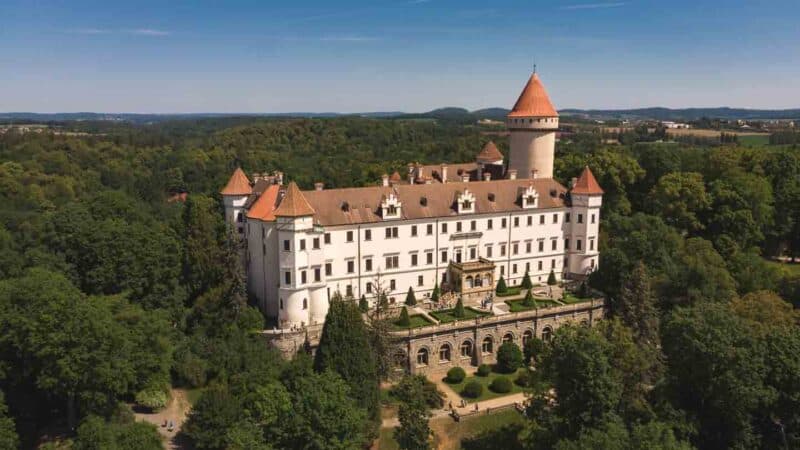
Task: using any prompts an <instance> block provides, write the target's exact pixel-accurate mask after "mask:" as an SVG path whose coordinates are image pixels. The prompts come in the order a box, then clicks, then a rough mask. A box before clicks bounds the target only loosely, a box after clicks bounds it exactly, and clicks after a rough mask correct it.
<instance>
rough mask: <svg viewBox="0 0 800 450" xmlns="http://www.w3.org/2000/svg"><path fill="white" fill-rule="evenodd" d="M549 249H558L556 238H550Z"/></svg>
mask: <svg viewBox="0 0 800 450" xmlns="http://www.w3.org/2000/svg"><path fill="white" fill-rule="evenodd" d="M550 244H551V247H552V248H551V250H558V239H550Z"/></svg>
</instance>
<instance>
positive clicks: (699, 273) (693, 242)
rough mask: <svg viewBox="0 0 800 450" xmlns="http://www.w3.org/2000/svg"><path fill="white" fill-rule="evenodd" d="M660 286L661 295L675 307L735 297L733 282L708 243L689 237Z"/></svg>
mask: <svg viewBox="0 0 800 450" xmlns="http://www.w3.org/2000/svg"><path fill="white" fill-rule="evenodd" d="M676 263H677V264H676V266H674V267H673V268H672V269H671V270H670V272H671V273H669V274H668V276H669V280H668V281H667V282H665V284H664V285H663V291H664V292H663V293H664V295H665V296H667V297H668V298H669V299H670V301H671V302H673V303H674V304H678V305H686V304H693V303H696V302H701V301H707V300H722V301H727V300H731V299H732V298H733V297H734V296H735V295H736V290H735V282H734V281H733V278H732V277H731V275H730V273H729V272H728V270H727V267H726V264H725V260H724V259H722V257H721V256H720V254H719V253H717V251H716V250H715V249H714V246H713V245H712V244H711V242H709V241H707V240H705V239H703V238H690V239H687V240H686V241H685V243H684V244H683V246H682V248H681V249H680V250H679V252H678V259H677V261H676Z"/></svg>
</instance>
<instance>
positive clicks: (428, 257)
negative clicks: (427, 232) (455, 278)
mask: <svg viewBox="0 0 800 450" xmlns="http://www.w3.org/2000/svg"><path fill="white" fill-rule="evenodd" d="M425 263H426V264H433V252H425Z"/></svg>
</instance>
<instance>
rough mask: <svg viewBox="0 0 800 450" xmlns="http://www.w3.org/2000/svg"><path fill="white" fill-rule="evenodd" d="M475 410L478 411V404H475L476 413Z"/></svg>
mask: <svg viewBox="0 0 800 450" xmlns="http://www.w3.org/2000/svg"><path fill="white" fill-rule="evenodd" d="M477 410H478V404H477V403H475V411H477Z"/></svg>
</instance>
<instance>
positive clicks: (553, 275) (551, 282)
mask: <svg viewBox="0 0 800 450" xmlns="http://www.w3.org/2000/svg"><path fill="white" fill-rule="evenodd" d="M547 284H548V285H550V286H555V285H556V284H558V281H557V280H556V273H555V272H554V271H553V269H550V274H549V275H547Z"/></svg>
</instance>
